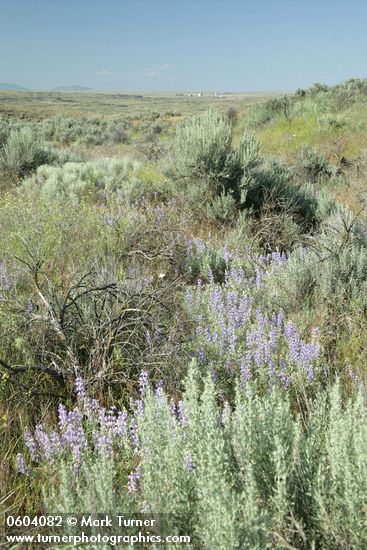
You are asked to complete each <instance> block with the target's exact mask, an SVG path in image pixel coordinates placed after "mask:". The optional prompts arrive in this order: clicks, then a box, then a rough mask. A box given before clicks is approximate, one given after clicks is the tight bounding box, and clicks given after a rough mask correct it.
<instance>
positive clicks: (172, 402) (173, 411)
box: [169, 397, 176, 415]
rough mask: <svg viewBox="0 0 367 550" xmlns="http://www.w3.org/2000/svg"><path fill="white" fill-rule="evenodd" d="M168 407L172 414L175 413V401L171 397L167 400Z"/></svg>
mask: <svg viewBox="0 0 367 550" xmlns="http://www.w3.org/2000/svg"><path fill="white" fill-rule="evenodd" d="M169 409H170V411H171V414H172V415H175V414H176V403H175V400H174V399H173V397H172V398H171V400H170V402H169Z"/></svg>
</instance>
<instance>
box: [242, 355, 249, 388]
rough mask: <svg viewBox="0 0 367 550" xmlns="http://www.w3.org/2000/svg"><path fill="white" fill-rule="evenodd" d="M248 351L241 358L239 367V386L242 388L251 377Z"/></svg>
mask: <svg viewBox="0 0 367 550" xmlns="http://www.w3.org/2000/svg"><path fill="white" fill-rule="evenodd" d="M250 368H251V367H250V352H247V353H246V355H245V357H244V358H243V360H242V363H241V368H240V387H241V389H243V388H244V387H245V384H246V383H247V382H248V381H249V380H250V379H251V370H250Z"/></svg>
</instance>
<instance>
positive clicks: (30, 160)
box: [0, 127, 56, 181]
mask: <svg viewBox="0 0 367 550" xmlns="http://www.w3.org/2000/svg"><path fill="white" fill-rule="evenodd" d="M55 158H56V155H55V153H53V152H52V151H51V150H50V149H49V148H47V147H46V145H45V144H44V143H42V142H41V141H40V139H39V138H38V136H37V134H36V133H35V132H34V131H32V130H31V129H30V128H28V127H24V128H21V129H20V130H12V131H11V132H10V134H9V136H8V138H7V140H6V142H5V144H4V145H3V148H2V150H1V152H0V173H2V174H3V176H6V177H9V178H10V180H12V181H17V180H18V179H21V178H22V177H24V176H26V175H27V174H29V173H31V172H32V171H34V170H36V169H37V168H38V166H41V165H42V164H48V163H50V162H52V161H54V160H55Z"/></svg>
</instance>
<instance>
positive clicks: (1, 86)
mask: <svg viewBox="0 0 367 550" xmlns="http://www.w3.org/2000/svg"><path fill="white" fill-rule="evenodd" d="M0 90H16V91H18V92H29V88H25V87H24V86H19V84H11V83H9V82H0Z"/></svg>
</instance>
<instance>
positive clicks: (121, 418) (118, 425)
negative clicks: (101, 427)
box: [113, 411, 128, 437]
mask: <svg viewBox="0 0 367 550" xmlns="http://www.w3.org/2000/svg"><path fill="white" fill-rule="evenodd" d="M113 433H114V434H115V435H116V436H123V437H126V436H127V434H128V426H127V414H126V411H119V413H118V415H117V418H116V422H115V426H114V428H113Z"/></svg>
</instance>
